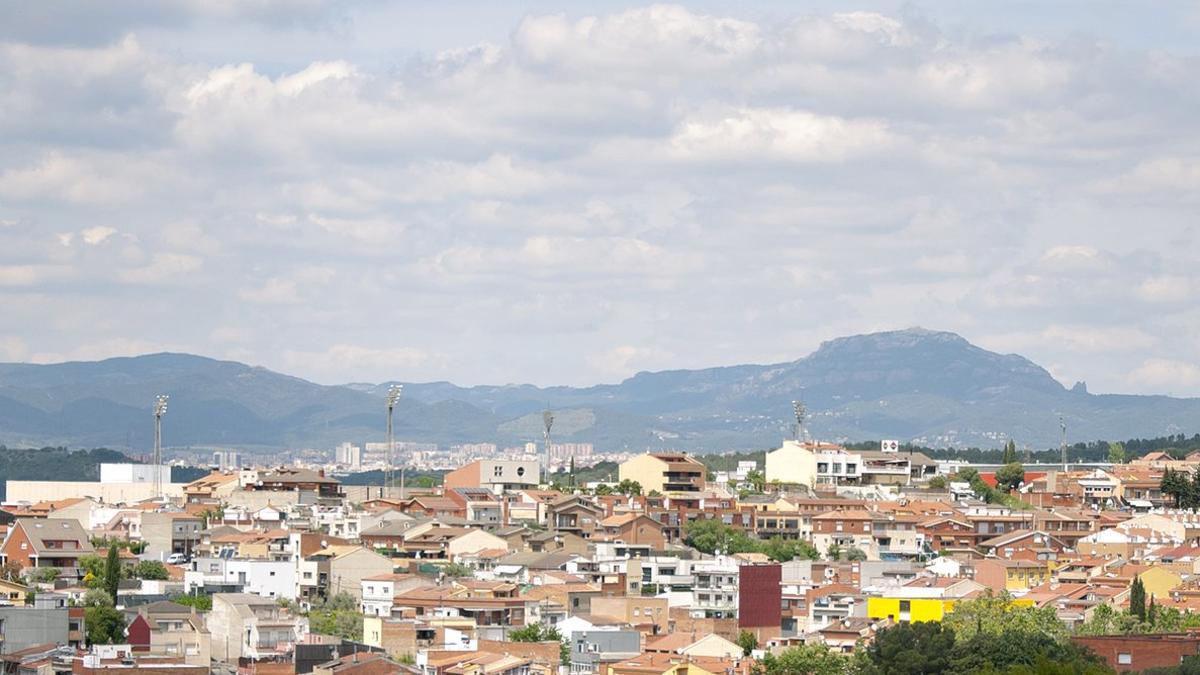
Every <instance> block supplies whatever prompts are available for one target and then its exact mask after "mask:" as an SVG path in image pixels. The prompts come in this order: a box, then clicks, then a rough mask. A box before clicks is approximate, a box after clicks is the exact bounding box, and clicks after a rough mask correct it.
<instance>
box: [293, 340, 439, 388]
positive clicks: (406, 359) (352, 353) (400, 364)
mask: <svg viewBox="0 0 1200 675" xmlns="http://www.w3.org/2000/svg"><path fill="white" fill-rule="evenodd" d="M441 358H442V357H441V356H440V355H439V354H437V353H431V352H427V351H424V350H421V349H415V348H411V347H386V348H378V347H365V346H362V345H355V344H347V343H338V344H334V345H331V346H330V347H329V348H328V349H325V350H322V351H299V350H290V349H289V350H284V351H283V353H282V361H283V364H284V365H285V366H286V367H288V368H291V369H293V370H299V369H304V370H311V371H313V372H315V373H317V374H318V375H319V376H320V377H321V379H322V380H323V381H327V382H343V381H346V380H342V379H340V378H342V377H344V376H345V375H346V374H352V375H353V376H354V377H357V378H363V377H366V378H369V379H371V380H372V381H375V380H378V381H384V380H388V379H399V378H401V377H403V374H404V373H406V372H411V371H412V369H413V368H418V367H424V366H426V365H428V364H429V363H430V362H431V361H434V360H439V359H441Z"/></svg>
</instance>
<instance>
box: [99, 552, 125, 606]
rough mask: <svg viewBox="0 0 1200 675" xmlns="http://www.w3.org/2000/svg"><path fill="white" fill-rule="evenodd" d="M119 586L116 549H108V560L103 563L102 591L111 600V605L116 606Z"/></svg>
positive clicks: (119, 569)
mask: <svg viewBox="0 0 1200 675" xmlns="http://www.w3.org/2000/svg"><path fill="white" fill-rule="evenodd" d="M120 584H121V560H120V558H119V557H118V556H117V547H116V546H109V547H108V559H107V560H106V561H105V563H104V586H103V588H104V590H105V592H107V593H108V597H110V598H112V601H113V605H116V604H117V588H118V586H120Z"/></svg>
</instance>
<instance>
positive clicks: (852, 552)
mask: <svg viewBox="0 0 1200 675" xmlns="http://www.w3.org/2000/svg"><path fill="white" fill-rule="evenodd" d="M866 559H867V553H866V551H863V550H862V549H861V548H858V547H857V546H851V547H850V548H848V549H846V560H849V561H851V562H862V561H863V560H866Z"/></svg>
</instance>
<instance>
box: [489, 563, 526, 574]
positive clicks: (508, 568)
mask: <svg viewBox="0 0 1200 675" xmlns="http://www.w3.org/2000/svg"><path fill="white" fill-rule="evenodd" d="M523 569H525V568H524V566H522V565H496V567H495V568H493V570H492V571H493V572H495V573H496V574H520V573H521V570H523Z"/></svg>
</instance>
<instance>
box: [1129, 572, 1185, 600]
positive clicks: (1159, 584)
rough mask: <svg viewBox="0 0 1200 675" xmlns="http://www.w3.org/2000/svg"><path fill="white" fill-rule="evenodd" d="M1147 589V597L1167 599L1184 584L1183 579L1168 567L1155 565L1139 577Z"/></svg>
mask: <svg viewBox="0 0 1200 675" xmlns="http://www.w3.org/2000/svg"><path fill="white" fill-rule="evenodd" d="M1137 577H1138V578H1139V579H1141V580H1142V585H1143V586H1145V587H1146V597H1147V598H1149V597H1151V596H1153V597H1156V598H1166V597H1169V596H1170V593H1171V591H1173V590H1175V589H1176V588H1178V587H1179V586H1181V585H1182V584H1183V577H1181V576H1180V575H1179V574H1178V573H1176V572H1173V571H1171V570H1169V569H1167V568H1166V567H1162V566H1159V565H1155V566H1153V567H1151V568H1150V569H1148V570H1146V571H1145V572H1142V573H1141V574H1139V575H1137Z"/></svg>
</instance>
